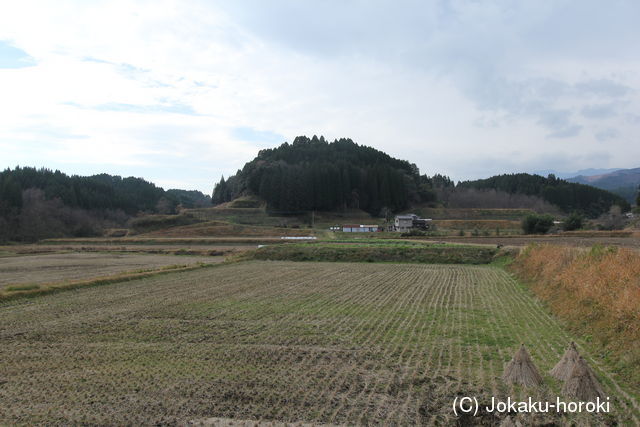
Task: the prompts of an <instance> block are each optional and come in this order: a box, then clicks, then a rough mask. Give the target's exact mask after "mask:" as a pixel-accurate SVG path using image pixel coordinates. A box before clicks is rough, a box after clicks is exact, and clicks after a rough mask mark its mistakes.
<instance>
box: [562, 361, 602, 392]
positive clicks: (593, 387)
mask: <svg viewBox="0 0 640 427" xmlns="http://www.w3.org/2000/svg"><path fill="white" fill-rule="evenodd" d="M562 393H563V394H565V395H566V396H568V397H573V398H575V399H578V400H580V401H582V402H593V401H595V400H596V398H598V397H599V398H600V399H605V395H604V392H603V391H602V387H601V386H600V383H599V382H598V380H597V378H596V376H595V374H594V373H593V371H592V370H591V368H589V365H587V362H586V361H585V360H584V359H583V358H582V357H579V358H578V360H577V361H576V363H575V365H574V367H573V369H572V370H571V374H570V375H569V378H567V381H566V382H565V383H564V386H563V387H562Z"/></svg>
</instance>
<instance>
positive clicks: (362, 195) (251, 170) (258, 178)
mask: <svg viewBox="0 0 640 427" xmlns="http://www.w3.org/2000/svg"><path fill="white" fill-rule="evenodd" d="M434 179H435V180H436V181H437V182H438V184H439V185H440V184H442V185H446V184H447V182H450V180H449V179H448V178H446V177H442V176H438V177H437V178H436V177H434V178H428V177H426V176H423V177H420V175H419V171H418V168H417V167H416V165H414V164H411V163H409V162H407V161H405V160H398V159H395V158H393V157H391V156H389V155H387V154H385V153H383V152H382V151H379V150H376V149H374V148H371V147H367V146H363V145H358V144H356V143H355V142H353V141H352V140H350V139H344V138H343V139H337V140H335V141H334V142H331V143H329V142H327V141H326V140H325V139H324V138H323V137H320V138H318V137H316V136H314V137H313V138H308V137H305V136H299V137H297V138H295V140H294V141H293V143H292V144H289V143H286V142H285V143H284V144H282V145H280V146H279V147H277V148H272V149H267V150H261V151H260V152H259V153H258V156H257V157H256V158H255V159H254V160H252V161H251V162H249V163H247V164H246V165H245V166H244V168H243V169H242V170H241V171H238V173H237V174H236V175H234V176H231V177H229V178H228V179H227V180H225V179H224V177H223V178H222V179H221V180H220V182H219V183H218V184H216V186H215V188H214V191H213V197H212V201H213V203H214V204H219V203H224V202H227V201H230V200H232V199H234V198H236V197H238V196H239V195H241V194H245V193H250V194H254V195H257V196H259V197H260V198H262V199H264V200H265V201H266V202H267V205H268V208H269V209H270V210H272V211H279V212H300V211H307V210H334V209H344V208H360V209H363V210H365V211H368V212H370V213H372V214H378V213H379V212H380V211H381V209H382V208H383V207H386V208H388V209H391V210H393V211H398V210H402V209H405V208H407V207H408V206H409V205H410V203H412V202H419V201H428V200H433V199H434V197H435V196H434V193H433V191H432V188H433V186H434V182H433V181H434Z"/></svg>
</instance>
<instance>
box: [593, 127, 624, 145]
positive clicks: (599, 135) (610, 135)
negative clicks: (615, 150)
mask: <svg viewBox="0 0 640 427" xmlns="http://www.w3.org/2000/svg"><path fill="white" fill-rule="evenodd" d="M619 136H620V132H618V131H617V130H616V129H612V128H608V129H603V130H601V131H598V132H596V139H597V140H598V141H600V142H604V141H608V140H610V139H615V138H617V137H619Z"/></svg>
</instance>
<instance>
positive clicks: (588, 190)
mask: <svg viewBox="0 0 640 427" xmlns="http://www.w3.org/2000/svg"><path fill="white" fill-rule="evenodd" d="M458 188H476V189H484V190H486V189H492V190H498V191H505V192H507V193H511V194H517V193H519V194H526V195H530V196H538V197H541V198H542V199H544V200H545V201H547V202H549V203H551V204H553V205H556V206H558V207H559V208H560V209H562V210H563V211H564V212H567V213H568V212H573V211H577V212H580V213H583V214H585V215H587V216H590V217H597V216H598V215H601V214H603V213H605V212H608V211H609V209H610V208H611V206H612V205H618V206H620V207H621V208H622V210H623V211H626V210H629V209H630V205H629V202H627V201H626V200H625V199H624V198H622V197H620V196H618V195H616V194H613V193H611V192H609V191H605V190H602V189H599V188H595V187H592V186H589V185H584V184H576V183H571V182H568V181H565V180H563V179H559V178H556V177H555V176H553V175H549V176H548V177H546V178H545V177H542V176H539V175H530V174H527V173H517V174H505V175H497V176H492V177H491V178H487V179H480V180H477V181H465V182H461V183H459V184H458Z"/></svg>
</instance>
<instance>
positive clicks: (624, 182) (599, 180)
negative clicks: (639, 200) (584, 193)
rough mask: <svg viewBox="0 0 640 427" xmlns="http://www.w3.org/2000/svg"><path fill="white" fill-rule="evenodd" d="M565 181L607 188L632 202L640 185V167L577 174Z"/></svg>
mask: <svg viewBox="0 0 640 427" xmlns="http://www.w3.org/2000/svg"><path fill="white" fill-rule="evenodd" d="M567 181H569V182H575V183H578V184H587V185H592V186H594V187H597V188H601V189H603V190H608V191H611V192H612V193H615V194H618V195H620V196H622V197H624V198H625V199H626V200H627V201H628V202H630V203H633V202H634V201H635V198H636V195H637V192H638V186H640V168H633V169H617V170H614V171H612V172H608V173H600V174H593V175H586V174H584V175H578V176H575V177H572V178H568V179H567Z"/></svg>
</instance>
